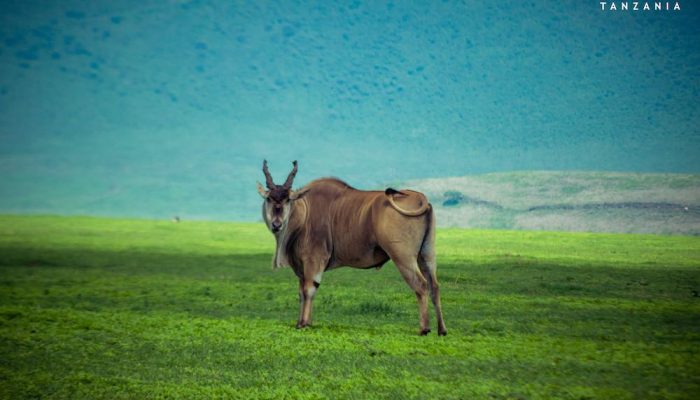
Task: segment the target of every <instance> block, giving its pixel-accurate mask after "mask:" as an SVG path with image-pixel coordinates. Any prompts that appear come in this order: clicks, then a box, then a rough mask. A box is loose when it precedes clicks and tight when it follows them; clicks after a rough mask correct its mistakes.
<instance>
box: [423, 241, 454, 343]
mask: <svg viewBox="0 0 700 400" xmlns="http://www.w3.org/2000/svg"><path fill="white" fill-rule="evenodd" d="M418 265H420V270H421V272H422V273H423V276H424V277H425V279H426V280H427V281H428V285H429V287H430V298H431V300H432V301H433V307H434V308H435V317H436V318H437V322H438V335H440V336H445V335H447V328H446V327H445V321H444V319H443V318H442V305H441V304H440V286H439V285H438V280H437V273H436V272H437V265H436V263H435V255H434V254H433V255H432V257H431V255H430V254H427V255H423V254H421V255H420V256H418Z"/></svg>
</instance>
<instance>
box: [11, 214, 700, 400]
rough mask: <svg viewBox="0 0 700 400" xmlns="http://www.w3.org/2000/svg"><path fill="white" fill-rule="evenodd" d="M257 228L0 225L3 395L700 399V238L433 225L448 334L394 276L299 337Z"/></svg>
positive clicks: (330, 300)
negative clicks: (422, 327)
mask: <svg viewBox="0 0 700 400" xmlns="http://www.w3.org/2000/svg"><path fill="white" fill-rule="evenodd" d="M272 249H273V239H272V236H271V235H270V234H269V233H268V232H267V231H266V230H265V228H264V226H263V224H262V223H258V224H248V223H213V222H182V223H179V224H174V223H171V222H165V221H146V220H116V219H99V218H76V217H71V218H67V217H30V216H2V217H0V271H1V272H0V398H3V399H21V398H70V399H77V398H89V399H95V398H110V399H113V398H202V399H209V398H245V399H249V398H333V399H335V398H356V399H364V398H400V399H404V398H421V399H424V398H426V399H427V398H433V399H437V398H440V399H443V398H455V399H456V398H461V399H471V398H486V399H506V398H512V399H540V398H541V399H544V398H565V399H590V398H601V399H641V398H644V399H654V398H659V399H661V398H663V399H671V398H688V399H689V398H698V396H699V395H700V354H699V353H700V297H698V296H699V294H698V292H699V291H700V238H697V237H683V236H673V237H672V236H665V237H664V236H649V235H613V234H582V233H547V232H527V231H521V232H511V231H483V230H457V229H454V230H453V229H449V230H440V231H439V232H438V276H439V278H440V282H441V287H442V300H443V307H444V312H445V318H446V322H447V327H448V329H449V335H448V336H446V337H438V336H437V335H436V334H435V326H434V325H435V323H434V318H432V320H431V324H432V328H433V333H431V335H429V336H427V337H419V336H418V335H417V331H418V311H417V306H416V302H415V296H414V295H413V293H412V292H411V291H410V289H409V288H408V286H407V285H406V284H405V283H404V282H403V280H402V279H401V277H400V276H399V274H398V272H397V271H396V269H395V267H394V266H393V264H391V263H388V264H387V265H385V266H384V268H382V269H381V270H379V271H376V270H367V271H363V270H354V269H350V268H343V269H340V270H336V271H332V272H329V273H327V274H326V275H325V276H324V279H323V285H321V287H320V291H319V293H318V295H317V297H316V302H315V311H314V326H313V327H312V328H310V329H307V330H296V329H294V323H295V322H296V317H297V312H298V299H297V281H296V278H295V277H294V275H293V273H292V271H291V270H289V269H284V270H278V271H272V270H271V266H270V258H271V253H272Z"/></svg>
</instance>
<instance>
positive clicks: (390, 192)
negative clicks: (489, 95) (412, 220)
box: [384, 188, 431, 217]
mask: <svg viewBox="0 0 700 400" xmlns="http://www.w3.org/2000/svg"><path fill="white" fill-rule="evenodd" d="M384 194H385V195H386V198H387V199H388V200H389V204H391V206H392V207H394V210H396V211H398V212H400V213H401V214H403V215H405V216H407V217H417V216H419V215H423V214H425V212H426V211H428V209H430V208H431V207H430V203H429V202H428V199H427V198H425V195H423V194H422V193H418V194H419V195H420V196H421V197H423V200H421V201H420V207H418V209H417V210H406V209H404V208H401V206H399V205H398V204H396V202H395V201H394V195H396V194H398V195H401V196H408V194H406V193H404V192H400V191H398V190H395V189H392V188H388V189H387V190H385V191H384Z"/></svg>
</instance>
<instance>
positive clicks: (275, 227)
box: [270, 221, 282, 233]
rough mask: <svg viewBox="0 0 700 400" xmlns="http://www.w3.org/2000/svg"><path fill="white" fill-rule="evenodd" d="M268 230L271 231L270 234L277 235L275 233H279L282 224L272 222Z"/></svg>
mask: <svg viewBox="0 0 700 400" xmlns="http://www.w3.org/2000/svg"><path fill="white" fill-rule="evenodd" d="M270 228H271V229H272V232H275V233H277V232H279V231H280V228H282V222H279V221H273V222H272V223H271V224H270Z"/></svg>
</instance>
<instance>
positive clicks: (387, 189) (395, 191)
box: [384, 188, 406, 196]
mask: <svg viewBox="0 0 700 400" xmlns="http://www.w3.org/2000/svg"><path fill="white" fill-rule="evenodd" d="M384 194H386V195H387V196H391V195H392V194H400V195H403V196H406V193H404V192H401V191H398V190H396V189H394V188H386V190H385V191H384Z"/></svg>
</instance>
